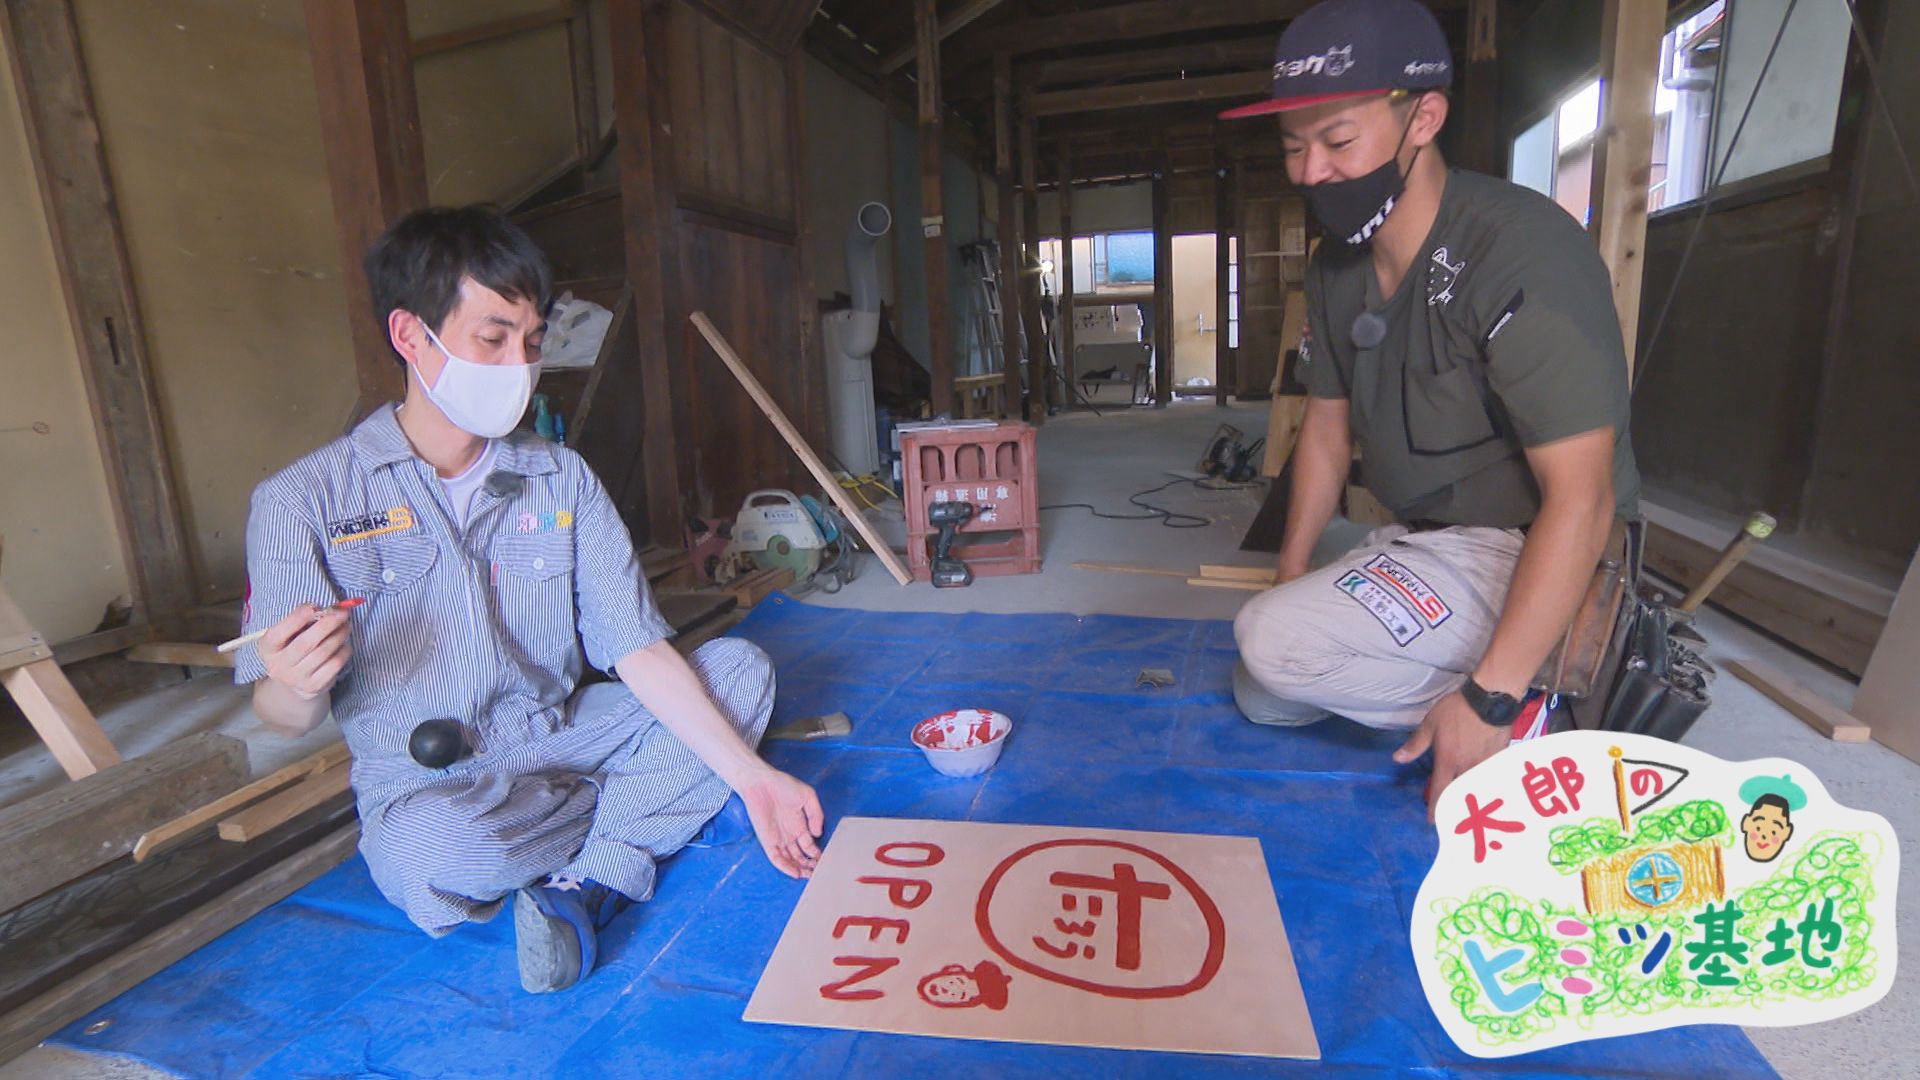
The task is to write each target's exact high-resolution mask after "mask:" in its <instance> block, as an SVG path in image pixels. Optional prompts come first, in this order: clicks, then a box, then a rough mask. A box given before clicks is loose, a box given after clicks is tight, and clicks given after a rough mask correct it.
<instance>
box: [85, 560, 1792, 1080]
mask: <svg viewBox="0 0 1920 1080" xmlns="http://www.w3.org/2000/svg"><path fill="white" fill-rule="evenodd" d="M738 633H739V634H740V635H741V636H743V637H747V638H750V639H752V640H754V641H756V642H758V643H760V644H761V645H762V646H763V647H765V648H766V649H767V651H768V652H770V653H771V654H772V655H773V657H774V660H775V663H776V667H777V670H778V672H779V677H780V689H779V705H778V707H777V711H776V714H775V718H774V720H775V723H779V722H782V721H785V720H790V719H794V718H797V717H803V716H810V715H818V714H821V713H826V712H833V711H840V712H845V713H847V714H848V715H849V716H850V717H852V718H853V721H854V730H853V734H852V735H851V736H850V737H847V738H844V739H835V740H829V741H827V742H823V743H770V744H768V746H767V748H766V751H767V756H768V757H769V758H771V759H772V760H773V761H774V762H775V763H776V764H778V765H779V766H781V767H782V768H785V769H788V770H790V771H792V772H793V773H795V774H796V775H798V776H800V777H802V778H803V779H805V780H807V781H809V782H810V783H812V784H813V785H814V786H815V787H816V788H817V789H818V790H819V792H820V797H821V801H822V802H823V803H824V804H825V805H826V807H827V814H828V825H829V828H831V827H832V823H833V821H834V820H835V819H836V818H838V817H839V816H841V815H852V814H859V815H873V816H895V817H928V818H951V819H971V820H977V821H1002V822H1023V823H1035V824H1056V825H1085V826H1102V827H1108V828H1130V829H1149V830H1159V831H1169V832H1205V833H1222V834H1231V835H1249V836H1257V837H1259V838H1260V842H1261V845H1262V847H1263V848H1264V850H1265V852H1266V858H1267V864H1268V866H1269V868H1270V869H1271V871H1272V874H1273V883H1274V889H1275V891H1276V892H1277V893H1278V895H1279V900H1280V909H1281V913H1282V915H1283V916H1284V917H1285V919H1286V925H1287V934H1288V938H1289V940H1290V941H1291V943H1292V945H1293V950H1294V956H1295V958H1296V960H1297V962H1298V967H1299V970H1300V977H1301V981H1302V983H1303V985H1304V987H1305V990H1306V995H1307V1002H1308V1005H1309V1007H1310V1008H1311V1010H1312V1013H1313V1020H1314V1027H1315V1030H1316V1032H1317V1034H1318V1036H1319V1040H1320V1046H1321V1051H1322V1054H1323V1060H1322V1061H1321V1062H1318V1063H1310V1062H1284V1061H1271V1060H1262V1059H1249V1058H1231V1057H1211V1056H1201V1055H1172V1054H1157V1053H1141V1052H1132V1051H1117V1050H1090V1049H1082V1048H1073V1047H1052V1046H1015V1045H1010V1044H1000V1043H982V1042H962V1041H957V1040H945V1039H931V1038H921V1037H912V1036H899V1035H879V1034H867V1033H859V1032H851V1031H823V1030H817V1029H809V1028H789V1027H779V1026H769V1025H761V1024H748V1023H744V1022H742V1021H741V1019H740V1014H741V1012H742V1011H743V1010H744V1009H745V1007H746V1002H747V998H748V996H749V995H750V994H751V993H752V990H753V987H754V983H755V982H756V980H757V979H758V978H759V975H760V971H761V968H762V967H763V966H764V965H765V964H766V961H767V958H768V957H769V956H770V955H772V952H773V947H774V943H775V942H776V941H777V940H779V937H780V932H781V930H782V928H783V927H784V926H785V924H786V920H787V916H788V914H789V913H790V912H791V911H792V910H793V906H794V904H795V902H796V901H797V900H798V898H799V896H800V890H801V887H802V886H801V883H800V882H798V881H793V880H790V879H788V878H785V877H782V876H781V875H780V874H779V873H778V872H777V871H775V870H774V869H773V868H772V867H771V866H770V865H769V864H768V863H767V861H766V859H765V858H764V857H763V856H762V855H761V854H760V851H759V849H758V847H757V846H756V845H753V844H751V843H743V844H740V845H736V846H733V847H727V848H717V849H706V850H689V851H686V852H684V853H682V854H680V855H678V856H675V857H674V858H673V859H672V860H670V861H669V862H668V863H667V864H666V865H665V866H664V867H663V869H662V873H661V877H660V886H659V893H658V895H657V896H656V897H655V898H654V899H653V900H652V901H650V902H648V903H646V904H642V905H639V906H637V907H635V908H634V909H632V910H630V911H629V912H627V913H626V914H625V915H623V916H621V917H620V919H619V920H618V921H617V922H616V923H615V924H614V925H613V926H612V927H611V928H610V929H609V930H608V931H607V933H606V934H605V935H604V936H603V938H602V944H601V956H602V966H601V968H600V969H599V970H597V971H596V972H595V973H594V974H593V976H592V978H590V979H588V980H587V981H586V982H584V983H582V984H581V985H580V986H577V987H575V988H574V989H573V990H571V991H569V992H566V993H563V994H553V995H544V996H535V995H528V994H526V993H523V992H522V991H521V990H520V987H519V982H518V976H517V974H516V968H515V961H514V950H513V939H512V937H513V927H512V919H511V918H507V917H502V918H498V919H496V920H494V921H493V922H492V923H490V924H486V925H474V926H468V927H464V928H462V929H461V930H460V931H459V932H457V933H455V934H453V935H452V936H450V937H448V938H445V939H442V940H440V941H432V940H430V939H428V938H427V937H426V936H425V935H423V934H421V933H419V932H418V931H417V930H415V929H413V928H412V927H411V926H410V925H408V924H407V922H406V921H405V920H404V919H403V918H402V917H401V916H400V914H399V913H398V912H397V911H395V910H393V909H392V908H390V907H389V906H388V905H387V904H386V903H385V902H384V901H383V900H382V899H381V897H380V895H379V894H378V892H376V891H375V889H374V887H373V884H372V882H371V881H370V880H369V879H368V877H367V872H366V867H365V865H364V864H363V863H361V862H360V861H359V860H358V859H357V858H356V859H354V860H351V861H349V862H348V863H346V864H344V865H342V866H341V867H339V868H338V869H336V870H334V871H332V872H331V873H329V874H327V875H325V876H324V877H322V878H320V879H319V880H318V881H316V882H314V883H313V884H312V885H310V886H308V887H307V888H305V889H302V890H301V891H300V892H298V893H296V894H295V895H294V896H292V897H290V898H288V899H287V900H286V901H284V902H282V903H280V904H277V905H275V906H274V907H272V908H270V909H268V910H267V911H265V912H263V913H261V914H260V915H259V916H258V917H256V918H254V919H252V920H250V921H248V922H247V923H245V924H244V925H242V926H240V927H238V928H236V929H235V930H233V931H232V932H231V933H228V934H227V935H225V936H223V937H221V938H220V939H218V940H217V941H214V942H213V943H212V944H210V945H208V946H207V947H205V948H203V949H201V950H200V951H198V952H196V953H194V954H193V955H191V956H189V957H187V958H186V959H184V960H182V961H180V962H179V963H177V964H175V965H173V966H172V967H170V968H168V969H167V970H166V971H163V972H161V973H160V974H159V975H157V976H155V977H154V978H152V979H150V980H148V981H147V982H145V983H144V984H142V985H140V986H139V987H137V988H135V989H133V990H131V991H129V992H128V993H126V994H125V995H123V996H121V997H120V998H119V999H118V1000H116V1001H114V1002H112V1003H110V1004H108V1005H107V1006H105V1007H104V1008H102V1009H100V1010H98V1011H97V1012H95V1013H94V1014H92V1015H90V1016H88V1017H86V1018H84V1019H82V1020H80V1021H77V1022H76V1023H74V1024H73V1025H72V1026H70V1027H68V1028H67V1029H66V1030H64V1031H62V1032H61V1033H60V1034H59V1035H58V1036H57V1037H56V1038H55V1040H54V1041H55V1042H57V1043H60V1044H62V1045H66V1046H71V1047H75V1048H78V1049H83V1050H94V1051H102V1052H108V1053H114V1054H121V1055H126V1056H130V1057H134V1058H138V1059H141V1060H143V1061H147V1062H149V1063H152V1064H155V1065H158V1066H160V1067H163V1068H166V1069H170V1070H173V1071H176V1072H179V1073H182V1074H186V1075H190V1076H207V1077H232V1076H260V1077H291V1076H432V1077H449V1078H451V1077H497V1076H523V1077H543V1076H590V1077H596V1078H599V1077H614V1078H617V1077H662V1076H667V1077H674V1078H676V1080H693V1078H698V1077H709V1076H725V1077H735V1076H737V1077H752V1078H774V1077H778V1078H779V1080H795V1078H799V1077H815V1076H820V1077H827V1076H861V1077H864V1076H941V1077H949V1076H980V1075H994V1074H998V1075H1006V1076H1048V1077H1052V1078H1058V1080H1068V1078H1073V1077H1089V1078H1091V1077H1100V1078H1107V1077H1161V1076H1167V1075H1180V1076H1195V1077H1213V1076H1292V1075H1305V1074H1306V1073H1307V1072H1308V1070H1315V1072H1314V1075H1316V1076H1330V1077H1363V1076H1364V1077H1386V1076H1432V1077H1448V1076H1477V1075H1498V1076H1515V1077H1518V1076H1548V1075H1553V1076H1566V1075H1577V1076H1595V1075H1613V1074H1625V1075H1633V1076H1640V1077H1666V1076H1671V1077H1676V1078H1678V1077H1695V1076H1705V1075H1711V1076H1715V1077H1744V1076H1769V1077H1770V1076H1773V1075H1774V1073H1773V1070H1772V1069H1770V1068H1769V1067H1768V1066H1767V1064H1766V1062H1765V1060H1764V1059H1763V1058H1762V1057H1761V1056H1760V1054H1759V1052H1758V1051H1756V1050H1755V1049H1754V1047H1753V1044H1752V1043H1751V1042H1749V1041H1748V1039H1747V1038H1746V1036H1745V1035H1744V1034H1743V1033H1742V1032H1741V1031H1740V1030H1739V1029H1737V1028H1732V1027H1717V1026H1715V1027H1695V1028H1685V1029H1677V1030H1671V1031H1666V1032H1659V1033H1655V1034H1649V1035H1640V1036H1633V1037H1628V1038H1615V1039H1605V1040H1600V1041H1596V1042H1591V1043H1585V1044H1581V1045H1577V1046H1569V1047H1561V1048H1558V1049H1555V1050H1550V1051H1545V1052H1541V1053H1537V1054H1532V1055H1525V1056H1522V1057H1518V1058H1510V1059H1505V1060H1501V1061H1483V1060H1480V1059H1477V1058H1473V1057H1471V1056H1469V1055H1467V1054H1465V1053H1462V1052H1461V1051H1460V1050H1459V1049H1458V1048H1457V1047H1455V1046H1454V1045H1453V1043H1452V1041H1451V1040H1450V1039H1448V1037H1447V1036H1446V1034H1445V1033H1444V1032H1443V1031H1442V1030H1441V1029H1440V1026H1439V1023H1438V1022H1437V1021H1436V1020H1435V1019H1434V1017H1433V1015H1432V1013H1431V1012H1430V1011H1429V1009H1428V1007H1427V1004H1426V1001H1425V998H1424V997H1423V995H1422V994H1421V991H1420V986H1419V981H1418V977H1417V976H1416V975H1415V973H1414V968H1413V959H1412V956H1411V955H1410V953H1409V951H1408V946H1407V928H1408V925H1409V922H1410V918H1411V916H1410V912H1411V908H1412V904H1413V899H1414V894H1415V892H1416V891H1417V890H1418V888H1419V885H1420V880H1421V878H1422V877H1424V876H1425V873H1426V870H1427V867H1428V865H1429V864H1430V863H1431V861H1432V859H1433V853H1434V848H1435V838H1434V833H1433V829H1432V827H1431V826H1429V825H1428V824H1427V822H1426V820H1425V804H1424V802H1423V801H1422V790H1423V787H1424V784H1425V781H1426V776H1425V772H1424V771H1423V770H1422V769H1419V768H1401V767H1399V766H1396V765H1394V764H1393V763H1392V761H1391V760H1390V759H1389V757H1388V752H1389V751H1390V750H1391V749H1392V748H1393V747H1394V746H1395V745H1396V743H1397V739H1396V738H1394V737H1392V736H1386V735H1381V734H1378V733H1374V732H1370V731H1367V730H1366V729H1364V728H1361V727H1358V726H1356V725H1353V724H1349V723H1346V722H1345V721H1338V720H1334V721H1328V722H1326V723H1322V724H1319V725H1315V726H1313V727H1310V728H1306V729H1302V730H1293V731H1286V730H1275V729H1267V728H1259V727H1256V726H1254V725H1252V724H1249V723H1247V722H1246V721H1245V720H1243V719H1241V718H1240V716H1239V714H1238V713H1237V712H1236V711H1235V709H1234V706H1233V702H1232V697H1231V693H1230V691H1229V689H1228V686H1229V683H1228V677H1229V673H1230V671H1231V669H1232V665H1233V659H1234V654H1233V639H1232V628H1231V626H1230V625H1229V624H1227V623H1224V622H1195V621H1185V620H1174V619H1142V618H1121V617H1111V616H1093V617H1085V618H1082V617H1076V616H1071V615H959V616H955V615H932V614H881V613H870V612H858V611H834V610H827V609H822V608H813V607H808V606H807V605H804V604H800V603H796V602H793V601H792V600H789V599H787V598H786V597H783V596H776V597H773V598H772V599H770V600H769V601H767V602H765V603H763V604H762V605H760V607H759V608H758V609H756V610H755V612H754V614H753V616H752V617H751V618H749V619H748V620H747V621H746V622H745V623H743V624H742V625H741V626H740V628H739V630H738ZM1143 667H1161V668H1171V669H1172V671H1173V673H1174V677H1175V680H1176V681H1175V683H1174V685H1173V686H1171V687H1168V688H1164V689H1159V690H1136V689H1134V681H1135V677H1136V676H1137V675H1138V673H1139V671H1140V669H1141V668H1143ZM960 706H978V707H984V708H993V709H999V710H1001V711H1003V712H1005V713H1007V714H1009V715H1011V716H1012V717H1014V719H1015V724H1016V728H1015V731H1014V734H1013V737H1012V741H1011V742H1010V743H1009V745H1008V748H1007V750H1006V752H1005V754H1004V755H1003V756H1002V758H1001V760H1000V762H999V764H998V765H997V766H996V767H995V768H994V769H993V770H992V771H991V772H989V773H987V774H986V775H985V776H983V777H979V778H976V779H972V780H951V779H947V778H944V777H941V776H938V775H937V774H935V773H934V772H933V771H932V770H931V769H930V768H928V767H927V765H926V763H925V761H924V759H923V758H922V757H921V756H920V753H919V751H917V750H916V749H914V748H913V746H912V745H911V744H910V743H909V742H908V741H907V733H908V730H909V729H910V728H911V727H912V725H913V724H914V723H915V722H916V721H918V720H920V719H923V718H924V717H926V716H929V715H931V714H933V713H935V712H939V711H942V710H945V709H949V708H955V707H960ZM103 1022H105V1023H104V1026H100V1028H99V1030H98V1031H93V1030H92V1029H94V1028H95V1027H96V1026H98V1025H101V1024H102V1023H103ZM90 1031H91V1032H92V1033H89V1032H90Z"/></svg>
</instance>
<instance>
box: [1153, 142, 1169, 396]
mask: <svg viewBox="0 0 1920 1080" xmlns="http://www.w3.org/2000/svg"><path fill="white" fill-rule="evenodd" d="M1154 159H1155V165H1156V167H1155V171H1154V174H1153V193H1152V194H1153V402H1154V404H1155V405H1158V406H1162V407H1164V406H1166V405H1168V404H1170V403H1171V402H1172V401H1173V227H1172V225H1171V224H1169V223H1168V221H1167V180H1168V177H1167V169H1166V165H1167V144H1166V142H1165V140H1164V139H1161V140H1156V145H1155V148H1154Z"/></svg>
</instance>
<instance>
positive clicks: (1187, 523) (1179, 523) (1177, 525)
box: [1040, 476, 1257, 529]
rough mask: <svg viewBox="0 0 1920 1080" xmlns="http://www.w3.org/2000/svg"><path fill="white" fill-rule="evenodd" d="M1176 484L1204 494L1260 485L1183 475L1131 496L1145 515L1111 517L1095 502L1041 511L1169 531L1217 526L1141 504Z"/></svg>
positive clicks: (1055, 505) (1208, 520) (1058, 505)
mask: <svg viewBox="0 0 1920 1080" xmlns="http://www.w3.org/2000/svg"><path fill="white" fill-rule="evenodd" d="M1175 484H1192V485H1193V486H1194V487H1197V488H1200V489H1202V490H1204V491H1232V490H1235V489H1237V488H1249V487H1256V486H1257V485H1255V484H1206V483H1203V482H1202V481H1201V480H1198V479H1191V478H1188V477H1184V476H1183V477H1180V478H1178V479H1175V480H1169V481H1167V482H1166V483H1164V484H1161V485H1160V486H1159V487H1155V488H1148V489H1147V490H1145V491H1136V492H1134V493H1133V494H1132V495H1129V496H1127V502H1129V503H1132V504H1133V505H1134V506H1137V507H1139V508H1140V509H1142V510H1145V511H1147V512H1146V513H1144V514H1109V513H1106V512H1104V511H1102V510H1100V509H1098V508H1097V507H1095V506H1094V505H1093V504H1092V503H1080V502H1075V503H1053V504H1051V505H1048V506H1043V507H1041V508H1040V509H1041V511H1042V512H1045V511H1048V510H1085V511H1086V512H1087V513H1089V514H1092V515H1093V516H1094V517H1097V518H1105V519H1106V520H1108V521H1158V522H1159V523H1160V524H1161V526H1162V527H1163V528H1168V529H1204V528H1206V527H1207V526H1209V525H1211V524H1213V519H1212V518H1209V517H1201V516H1200V515H1198V514H1183V513H1181V512H1180V511H1178V510H1167V509H1163V508H1161V507H1158V506H1154V505H1152V504H1151V503H1146V502H1142V501H1141V500H1142V499H1144V498H1145V497H1146V496H1148V495H1153V494H1156V493H1158V492H1162V491H1165V490H1167V489H1168V488H1170V487H1173V486H1174V485H1175Z"/></svg>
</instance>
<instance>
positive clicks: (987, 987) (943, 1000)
mask: <svg viewBox="0 0 1920 1080" xmlns="http://www.w3.org/2000/svg"><path fill="white" fill-rule="evenodd" d="M1012 984H1013V980H1011V979H1009V978H1007V973H1006V972H1004V971H1001V970H1000V965H999V964H996V963H994V962H993V961H991V960H982V961H980V962H979V963H978V964H975V965H974V966H973V968H972V970H968V968H967V967H966V965H964V964H948V965H947V966H946V967H943V968H941V969H940V970H939V971H936V972H934V973H933V974H931V975H929V976H927V977H926V978H924V979H921V980H920V1000H921V1001H924V1002H926V1003H927V1004H929V1005H932V1006H933V1007H935V1008H937V1009H971V1008H973V1007H974V1006H976V1005H985V1006H986V1007H987V1008H989V1009H995V1010H999V1009H1004V1008H1006V1007H1007V988H1008V987H1009V986H1011V985H1012Z"/></svg>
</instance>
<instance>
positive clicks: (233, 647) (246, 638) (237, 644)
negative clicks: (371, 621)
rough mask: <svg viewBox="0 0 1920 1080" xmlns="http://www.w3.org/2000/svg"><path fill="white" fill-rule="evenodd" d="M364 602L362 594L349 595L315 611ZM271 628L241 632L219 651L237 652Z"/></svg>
mask: <svg viewBox="0 0 1920 1080" xmlns="http://www.w3.org/2000/svg"><path fill="white" fill-rule="evenodd" d="M366 602H367V598H366V597H364V596H349V597H347V598H346V599H345V600H342V601H340V602H339V603H337V604H333V605H331V606H328V607H323V608H321V609H320V610H319V612H317V613H316V615H324V614H326V613H327V612H329V611H352V610H353V609H354V608H357V607H359V606H360V605H361V604H364V603H366ZM271 629H273V628H272V627H270V626H269V627H265V628H263V629H260V630H255V631H254V632H253V633H251V634H242V635H240V636H239V637H237V638H234V639H233V640H232V641H228V642H225V643H223V644H221V645H220V646H219V651H220V652H223V653H230V652H237V651H239V650H240V649H243V648H245V647H247V646H248V645H251V644H253V643H254V642H256V641H259V640H260V639H261V638H263V637H266V636H267V631H268V630H271Z"/></svg>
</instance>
